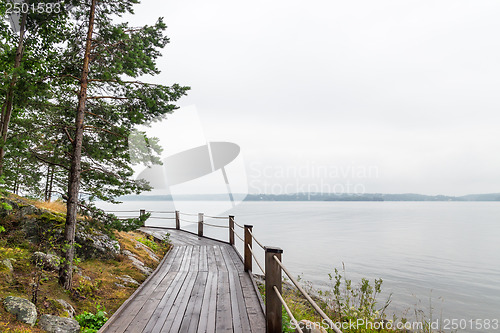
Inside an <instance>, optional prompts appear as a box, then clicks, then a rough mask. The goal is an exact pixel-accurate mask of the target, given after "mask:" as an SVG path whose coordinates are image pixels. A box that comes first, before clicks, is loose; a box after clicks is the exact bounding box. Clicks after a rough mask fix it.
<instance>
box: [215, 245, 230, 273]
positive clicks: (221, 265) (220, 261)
mask: <svg viewBox="0 0 500 333" xmlns="http://www.w3.org/2000/svg"><path fill="white" fill-rule="evenodd" d="M220 248H221V246H220V245H214V246H213V249H214V254H215V263H216V265H217V270H219V271H223V272H227V267H226V263H225V262H224V258H223V257H222V252H221V250H220Z"/></svg>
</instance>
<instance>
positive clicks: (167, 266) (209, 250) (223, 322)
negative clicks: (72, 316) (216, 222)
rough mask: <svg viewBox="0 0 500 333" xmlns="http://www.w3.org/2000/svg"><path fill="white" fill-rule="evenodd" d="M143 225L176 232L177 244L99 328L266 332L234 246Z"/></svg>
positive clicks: (157, 231)
mask: <svg viewBox="0 0 500 333" xmlns="http://www.w3.org/2000/svg"><path fill="white" fill-rule="evenodd" d="M141 230H142V231H144V232H147V233H151V234H156V236H162V235H163V234H165V233H167V232H168V233H170V235H171V236H170V239H171V240H172V243H173V244H174V247H173V249H172V250H171V251H170V252H169V254H168V255H167V256H165V258H164V259H163V261H162V262H161V263H160V265H159V266H158V268H157V269H156V271H155V272H154V273H153V274H152V275H151V276H150V277H149V278H148V279H147V280H146V281H145V282H144V283H143V284H142V285H141V286H140V287H139V289H137V290H136V292H135V293H134V294H133V295H132V296H131V297H130V298H129V299H128V300H127V301H126V302H125V303H124V304H123V305H122V306H121V307H120V308H119V309H118V310H117V311H116V312H115V314H114V315H113V316H112V317H111V318H110V320H109V321H108V322H107V323H106V325H105V326H103V327H102V328H101V329H100V330H99V332H103V333H104V332H105V333H112V332H113V333H114V332H120V333H121V332H131V333H141V332H151V333H153V332H186V333H193V332H237V333H239V332H254V333H263V332H265V331H266V329H265V319H264V318H265V316H264V311H263V309H262V304H261V301H260V296H259V295H257V291H256V289H255V286H254V284H253V281H252V280H251V278H250V276H249V274H248V273H245V272H244V271H243V263H242V261H241V258H240V256H239V255H238V253H237V252H236V250H235V249H234V247H232V246H231V245H229V244H227V243H223V242H219V241H215V240H211V239H208V238H203V237H198V236H196V235H193V234H190V233H187V232H184V231H178V230H171V229H169V230H162V229H157V228H142V229H141Z"/></svg>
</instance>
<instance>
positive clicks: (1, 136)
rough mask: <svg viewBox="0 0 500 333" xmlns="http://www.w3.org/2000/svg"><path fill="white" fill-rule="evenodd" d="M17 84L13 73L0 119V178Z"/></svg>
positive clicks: (16, 62)
mask: <svg viewBox="0 0 500 333" xmlns="http://www.w3.org/2000/svg"><path fill="white" fill-rule="evenodd" d="M27 16H28V13H24V14H23V16H22V19H21V31H20V32H19V43H18V44H17V52H16V58H15V60H14V71H15V70H16V69H17V68H19V66H21V60H22V58H23V48H24V34H25V30H26V17H27ZM16 83H17V75H16V73H15V72H14V74H13V75H12V80H11V81H10V85H9V89H8V90H7V96H6V97H5V102H4V105H3V106H2V117H1V119H0V121H1V126H0V140H1V141H0V176H1V175H2V174H3V158H4V156H5V141H7V131H8V129H9V123H10V117H11V116H12V106H13V103H14V87H15V86H16Z"/></svg>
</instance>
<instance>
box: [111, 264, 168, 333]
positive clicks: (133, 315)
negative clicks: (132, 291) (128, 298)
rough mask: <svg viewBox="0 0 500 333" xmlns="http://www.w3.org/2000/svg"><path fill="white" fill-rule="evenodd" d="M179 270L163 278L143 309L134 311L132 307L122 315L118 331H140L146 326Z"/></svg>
mask: <svg viewBox="0 0 500 333" xmlns="http://www.w3.org/2000/svg"><path fill="white" fill-rule="evenodd" d="M177 274H178V273H177V272H168V274H167V275H166V276H165V279H163V281H162V283H161V284H160V285H159V286H158V288H156V289H155V290H154V292H153V293H152V294H151V295H150V298H148V299H147V300H146V302H144V305H143V306H142V308H141V309H139V310H137V311H136V312H133V311H134V309H130V311H127V312H126V313H124V315H123V316H122V318H123V324H126V325H121V326H120V329H119V330H118V332H140V330H141V329H142V328H143V327H144V326H146V324H147V323H148V321H149V318H151V314H152V313H153V312H154V311H155V309H156V308H157V307H158V305H159V303H160V301H161V299H162V297H163V296H164V295H165V292H166V290H168V287H170V285H171V283H173V282H174V281H175V277H176V276H177Z"/></svg>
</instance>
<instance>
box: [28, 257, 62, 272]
mask: <svg viewBox="0 0 500 333" xmlns="http://www.w3.org/2000/svg"><path fill="white" fill-rule="evenodd" d="M33 261H34V262H35V264H36V265H40V266H42V267H43V269H45V270H48V271H58V270H59V264H60V263H61V258H59V257H58V256H56V255H55V254H49V253H43V252H35V253H33Z"/></svg>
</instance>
